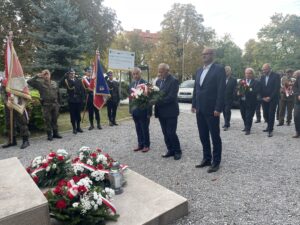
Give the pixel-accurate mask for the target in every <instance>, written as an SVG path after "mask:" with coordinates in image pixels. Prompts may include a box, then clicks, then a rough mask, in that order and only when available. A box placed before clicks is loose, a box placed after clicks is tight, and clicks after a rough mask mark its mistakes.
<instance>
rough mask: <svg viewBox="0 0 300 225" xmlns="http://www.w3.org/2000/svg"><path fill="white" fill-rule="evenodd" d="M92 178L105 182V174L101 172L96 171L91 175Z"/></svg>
mask: <svg viewBox="0 0 300 225" xmlns="http://www.w3.org/2000/svg"><path fill="white" fill-rule="evenodd" d="M91 176H92V177H94V178H95V180H96V181H100V180H101V181H102V180H104V176H105V173H104V172H102V171H99V170H96V171H94V172H92V173H91Z"/></svg>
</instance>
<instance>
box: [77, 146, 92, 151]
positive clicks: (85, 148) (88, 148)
mask: <svg viewBox="0 0 300 225" xmlns="http://www.w3.org/2000/svg"><path fill="white" fill-rule="evenodd" d="M86 151H91V149H90V147H87V146H82V147H81V148H80V149H79V152H86Z"/></svg>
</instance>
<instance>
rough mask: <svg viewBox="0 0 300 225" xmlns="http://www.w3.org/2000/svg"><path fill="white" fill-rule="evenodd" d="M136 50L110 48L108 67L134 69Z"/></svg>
mask: <svg viewBox="0 0 300 225" xmlns="http://www.w3.org/2000/svg"><path fill="white" fill-rule="evenodd" d="M134 58H135V53H134V52H127V51H120V50H115V49H109V54H108V68H110V69H116V70H132V69H133V68H134Z"/></svg>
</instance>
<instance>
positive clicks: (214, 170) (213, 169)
mask: <svg viewBox="0 0 300 225" xmlns="http://www.w3.org/2000/svg"><path fill="white" fill-rule="evenodd" d="M219 169H220V166H219V165H212V166H211V167H209V169H208V170H207V172H208V173H214V172H217V171H218V170H219Z"/></svg>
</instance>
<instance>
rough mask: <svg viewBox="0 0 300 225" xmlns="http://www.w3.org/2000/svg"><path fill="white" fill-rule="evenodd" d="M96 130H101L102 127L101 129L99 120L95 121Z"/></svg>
mask: <svg viewBox="0 0 300 225" xmlns="http://www.w3.org/2000/svg"><path fill="white" fill-rule="evenodd" d="M97 128H98V129H99V130H101V129H102V127H101V125H100V121H99V120H97Z"/></svg>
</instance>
